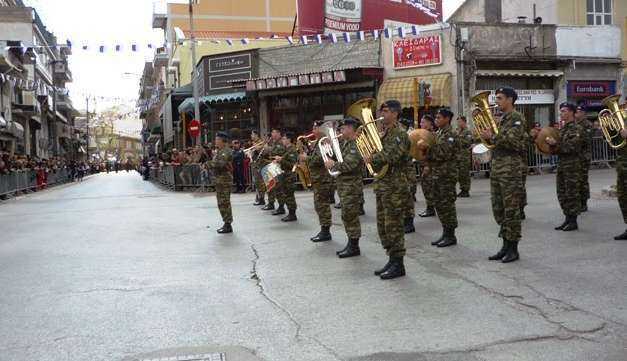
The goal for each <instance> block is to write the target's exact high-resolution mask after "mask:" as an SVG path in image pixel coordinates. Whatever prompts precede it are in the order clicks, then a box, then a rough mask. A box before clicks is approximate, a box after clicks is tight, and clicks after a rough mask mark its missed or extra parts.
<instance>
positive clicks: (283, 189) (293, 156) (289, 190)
mask: <svg viewBox="0 0 627 361" xmlns="http://www.w3.org/2000/svg"><path fill="white" fill-rule="evenodd" d="M283 149H285V153H283V155H282V157H283V159H282V160H281V163H280V164H281V169H282V170H283V174H281V176H280V178H281V180H280V182H279V187H280V190H279V191H278V193H277V198H278V200H279V204H285V205H286V206H287V209H288V210H290V211H295V210H296V198H295V197H294V191H295V190H296V189H295V188H296V172H292V169H293V168H294V164H296V162H298V150H297V149H296V147H295V146H293V145H290V146H289V147H287V148H283Z"/></svg>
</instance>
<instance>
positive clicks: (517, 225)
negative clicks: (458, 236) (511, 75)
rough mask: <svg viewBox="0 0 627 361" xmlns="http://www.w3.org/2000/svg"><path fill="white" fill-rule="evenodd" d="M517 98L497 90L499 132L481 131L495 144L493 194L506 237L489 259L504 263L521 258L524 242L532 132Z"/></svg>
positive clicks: (509, 91) (508, 90)
mask: <svg viewBox="0 0 627 361" xmlns="http://www.w3.org/2000/svg"><path fill="white" fill-rule="evenodd" d="M516 99H518V94H517V93H516V91H515V90H514V89H512V88H507V87H506V88H500V89H497V91H496V103H497V105H498V107H499V109H500V110H501V111H502V112H503V116H502V117H501V122H500V124H499V133H498V134H493V133H492V131H491V130H489V129H486V130H484V131H483V132H481V137H482V138H483V139H485V140H486V141H489V142H490V143H491V144H494V149H492V164H491V172H490V188H491V191H490V193H491V198H492V212H493V214H494V219H495V220H496V223H497V224H498V225H499V226H500V227H501V231H500V232H499V235H500V236H501V237H502V238H503V246H502V247H501V250H500V251H498V252H497V253H496V254H495V255H493V256H490V257H489V259H490V260H493V261H494V260H501V261H502V262H503V263H509V262H513V261H516V260H518V259H519V258H520V256H519V253H518V242H519V241H520V239H521V222H522V220H521V210H522V206H521V205H522V201H523V193H524V189H523V185H522V177H523V175H522V172H523V166H522V164H523V161H522V159H523V157H524V156H525V152H526V151H527V144H528V143H529V133H528V132H527V130H526V127H525V119H524V117H523V115H522V114H520V113H519V112H517V111H516V110H515V108H514V104H515V103H516Z"/></svg>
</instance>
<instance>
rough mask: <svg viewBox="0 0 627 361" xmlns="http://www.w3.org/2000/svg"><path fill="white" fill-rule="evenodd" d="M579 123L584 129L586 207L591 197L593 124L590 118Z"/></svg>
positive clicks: (584, 203)
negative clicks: (589, 174) (589, 177)
mask: <svg viewBox="0 0 627 361" xmlns="http://www.w3.org/2000/svg"><path fill="white" fill-rule="evenodd" d="M577 124H578V125H579V126H581V128H582V129H583V137H584V142H583V149H582V152H581V153H580V156H581V157H580V158H581V179H580V181H579V182H580V184H581V206H582V207H585V206H586V205H587V203H588V199H590V181H589V179H588V173H589V172H590V162H592V135H593V130H592V125H591V124H590V122H589V121H588V119H585V118H584V119H582V120H581V121H578V122H577Z"/></svg>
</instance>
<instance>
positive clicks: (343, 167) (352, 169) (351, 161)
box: [332, 140, 364, 182]
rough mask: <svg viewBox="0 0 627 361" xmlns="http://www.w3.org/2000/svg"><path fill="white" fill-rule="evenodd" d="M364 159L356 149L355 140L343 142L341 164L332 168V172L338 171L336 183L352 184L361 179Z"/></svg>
mask: <svg viewBox="0 0 627 361" xmlns="http://www.w3.org/2000/svg"><path fill="white" fill-rule="evenodd" d="M363 169H364V159H363V158H362V157H361V154H360V153H359V150H358V149H357V142H356V141H355V140H349V141H345V142H344V144H343V145H342V163H336V164H335V165H334V166H333V169H332V170H334V171H339V172H341V174H340V175H339V176H338V178H337V179H338V182H352V181H357V180H359V181H360V182H361V180H362V177H363Z"/></svg>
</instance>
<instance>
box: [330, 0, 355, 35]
mask: <svg viewBox="0 0 627 361" xmlns="http://www.w3.org/2000/svg"><path fill="white" fill-rule="evenodd" d="M361 10H362V0H325V7H324V32H325V33H330V32H355V31H359V30H361Z"/></svg>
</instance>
